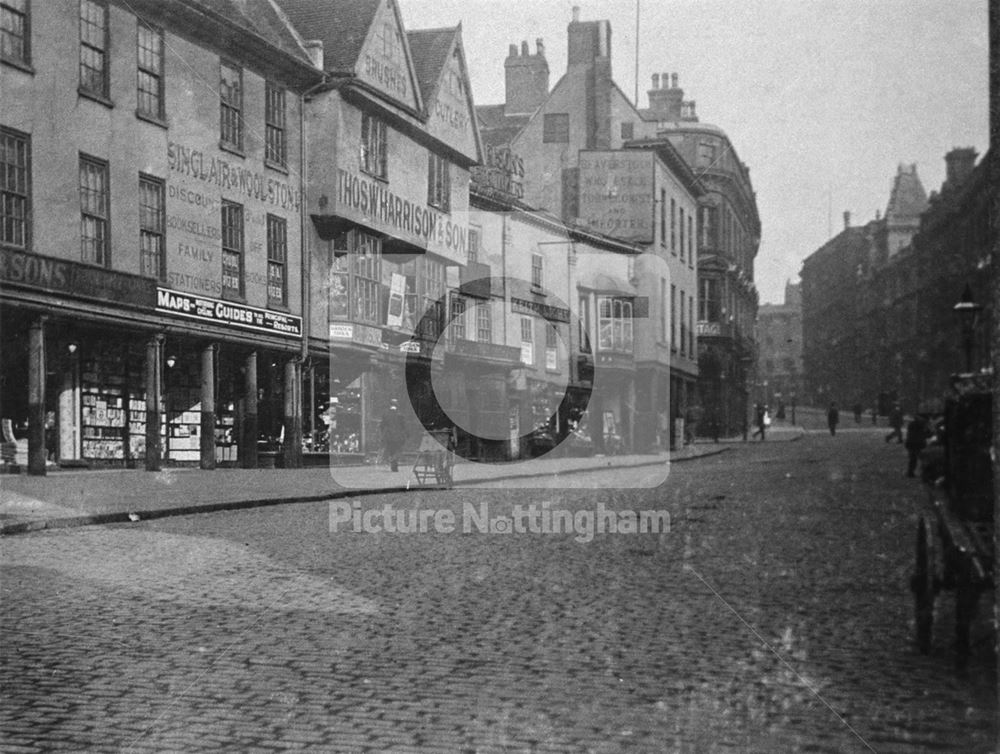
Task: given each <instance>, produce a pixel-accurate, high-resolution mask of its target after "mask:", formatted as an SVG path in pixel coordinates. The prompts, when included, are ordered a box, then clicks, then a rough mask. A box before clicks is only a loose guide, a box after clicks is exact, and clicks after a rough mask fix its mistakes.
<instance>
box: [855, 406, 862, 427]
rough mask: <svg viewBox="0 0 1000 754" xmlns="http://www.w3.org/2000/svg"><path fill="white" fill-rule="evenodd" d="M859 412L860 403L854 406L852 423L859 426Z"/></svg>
mask: <svg viewBox="0 0 1000 754" xmlns="http://www.w3.org/2000/svg"><path fill="white" fill-rule="evenodd" d="M861 410H862V409H861V404H860V403H855V404H854V423H855V424H860V423H861Z"/></svg>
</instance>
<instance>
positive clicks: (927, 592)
mask: <svg viewBox="0 0 1000 754" xmlns="http://www.w3.org/2000/svg"><path fill="white" fill-rule="evenodd" d="M934 549H935V548H934V529H933V527H932V526H931V525H930V524H929V523H928V521H927V519H926V518H921V519H920V522H919V523H918V524H917V563H916V566H917V567H916V571H915V572H914V574H913V578H912V579H911V580H910V588H911V589H912V590H913V598H914V604H915V607H916V623H917V648H918V649H919V650H920V653H921V654H929V653H930V651H931V634H932V630H933V626H934V597H935V594H936V592H937V584H936V581H935V576H934V563H935V561H934Z"/></svg>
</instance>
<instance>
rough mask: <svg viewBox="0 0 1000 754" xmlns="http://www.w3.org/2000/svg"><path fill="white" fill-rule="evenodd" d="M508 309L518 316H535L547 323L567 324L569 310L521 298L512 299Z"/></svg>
mask: <svg viewBox="0 0 1000 754" xmlns="http://www.w3.org/2000/svg"><path fill="white" fill-rule="evenodd" d="M510 308H511V311H514V312H517V313H519V314H537V315H538V316H540V317H542V318H544V319H547V320H548V321H549V322H569V309H565V308H563V307H560V306H551V305H549V304H542V303H540V302H538V301H528V300H526V299H523V298H512V299H511V300H510Z"/></svg>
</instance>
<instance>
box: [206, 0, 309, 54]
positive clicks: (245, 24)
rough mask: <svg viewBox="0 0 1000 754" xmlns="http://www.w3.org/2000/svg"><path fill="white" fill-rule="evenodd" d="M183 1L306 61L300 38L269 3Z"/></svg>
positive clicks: (267, 0) (258, 0)
mask: <svg viewBox="0 0 1000 754" xmlns="http://www.w3.org/2000/svg"><path fill="white" fill-rule="evenodd" d="M187 2H188V5H191V6H194V7H201V8H204V9H205V10H207V11H209V12H211V13H213V14H215V15H217V16H220V17H222V18H225V19H226V20H228V21H229V22H230V23H232V24H234V25H236V26H238V27H239V28H241V29H243V30H244V31H247V32H249V33H250V34H254V35H256V36H258V37H260V38H261V39H263V40H264V41H266V42H267V43H269V44H270V45H272V46H274V47H277V48H278V49H279V50H282V51H283V52H286V53H288V54H289V55H291V56H292V57H294V58H297V59H299V60H300V61H305V62H309V55H308V53H306V51H305V50H304V49H303V47H302V44H301V39H300V37H299V36H298V35H297V34H296V32H295V29H293V28H292V27H291V26H290V25H289V23H288V19H287V18H285V16H284V14H283V13H282V12H281V10H280V8H278V6H277V5H276V4H275V3H274V2H272V0H187Z"/></svg>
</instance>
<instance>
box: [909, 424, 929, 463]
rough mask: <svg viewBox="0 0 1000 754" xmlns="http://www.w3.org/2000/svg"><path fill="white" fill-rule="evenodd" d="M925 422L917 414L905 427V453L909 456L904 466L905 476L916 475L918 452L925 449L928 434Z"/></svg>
mask: <svg viewBox="0 0 1000 754" xmlns="http://www.w3.org/2000/svg"><path fill="white" fill-rule="evenodd" d="M929 430H930V428H929V425H928V424H927V420H926V419H925V418H924V417H923V416H921V415H920V414H917V415H916V416H914V417H913V419H912V420H911V421H910V423H909V424H907V425H906V452H907V454H908V455H909V462H908V463H907V465H906V476H909V477H913V476H916V475H917V473H916V472H917V461H918V460H919V459H920V451H922V450H923V449H924V448H926V447H927V436H928V435H929V434H930V431H929Z"/></svg>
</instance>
